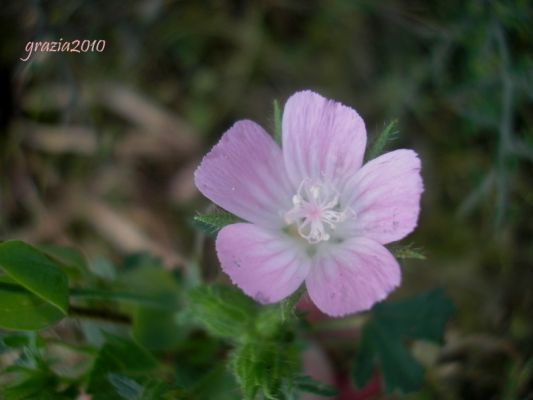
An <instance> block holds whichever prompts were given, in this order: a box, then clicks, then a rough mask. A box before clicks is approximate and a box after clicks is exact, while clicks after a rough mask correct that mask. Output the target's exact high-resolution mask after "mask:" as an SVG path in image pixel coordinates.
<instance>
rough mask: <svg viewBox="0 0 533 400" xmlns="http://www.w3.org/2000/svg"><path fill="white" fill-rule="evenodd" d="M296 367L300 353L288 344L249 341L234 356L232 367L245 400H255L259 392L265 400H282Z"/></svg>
mask: <svg viewBox="0 0 533 400" xmlns="http://www.w3.org/2000/svg"><path fill="white" fill-rule="evenodd" d="M297 367H298V360H297V352H296V350H295V348H294V346H293V345H291V344H289V343H283V342H277V341H270V340H258V341H249V342H247V343H245V344H243V345H241V346H239V347H238V348H237V349H236V350H235V351H234V352H233V355H232V368H233V371H234V373H235V375H236V377H237V380H238V381H239V384H240V385H241V388H242V392H243V396H244V398H245V399H246V400H253V399H255V396H256V394H257V393H258V392H260V393H262V395H263V396H264V398H265V399H271V400H280V399H282V398H283V389H284V384H288V383H289V382H292V380H293V379H294V376H295V374H296V372H297Z"/></svg>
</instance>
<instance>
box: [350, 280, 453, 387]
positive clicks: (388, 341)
mask: <svg viewBox="0 0 533 400" xmlns="http://www.w3.org/2000/svg"><path fill="white" fill-rule="evenodd" d="M453 311H454V307H453V304H452V302H451V301H450V300H449V299H448V298H447V297H446V296H445V295H444V293H443V291H442V290H440V289H438V290H434V291H431V292H428V293H424V294H421V295H418V296H415V297H412V298H409V299H405V300H401V301H397V302H393V303H380V304H377V305H376V306H375V307H374V308H373V310H372V318H371V320H370V321H369V322H368V323H367V324H366V325H365V327H364V328H363V334H362V339H361V343H360V346H359V351H358V353H357V355H356V358H355V360H354V369H353V379H354V382H355V383H356V385H357V386H358V387H362V386H364V385H365V384H366V383H368V381H369V380H370V378H371V376H372V371H373V368H374V367H373V366H374V362H377V363H378V365H379V369H380V371H381V373H382V375H383V380H384V383H385V388H386V390H387V392H393V391H395V390H398V391H400V392H403V393H408V392H412V391H415V390H417V389H418V388H419V387H420V385H421V384H422V380H423V372H424V371H423V369H422V367H421V366H420V365H419V364H418V362H417V361H416V360H415V359H414V358H413V357H412V356H411V354H410V353H409V351H408V350H407V348H406V347H405V342H406V341H409V340H428V341H432V342H441V341H442V338H443V334H444V327H445V324H446V322H447V321H448V319H449V318H450V316H451V315H452V313H453Z"/></svg>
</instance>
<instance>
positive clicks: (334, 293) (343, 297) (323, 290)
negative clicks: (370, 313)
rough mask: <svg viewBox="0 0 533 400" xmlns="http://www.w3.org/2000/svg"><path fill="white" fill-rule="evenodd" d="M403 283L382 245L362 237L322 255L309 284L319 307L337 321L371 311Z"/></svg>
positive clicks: (316, 260)
mask: <svg viewBox="0 0 533 400" xmlns="http://www.w3.org/2000/svg"><path fill="white" fill-rule="evenodd" d="M400 280H401V272H400V267H399V265H398V262H397V261H396V259H395V258H394V257H393V255H392V254H391V253H390V252H389V251H388V250H387V249H386V248H385V247H383V246H382V245H380V244H379V243H377V242H375V241H373V240H371V239H367V238H363V237H358V238H352V239H349V240H347V241H345V242H343V243H340V244H338V245H335V246H331V247H330V248H328V249H325V250H324V251H323V252H321V254H319V255H318V257H317V258H316V259H315V260H314V263H313V266H312V268H311V271H310V273H309V276H308V277H307V279H306V281H305V283H306V285H307V291H308V293H309V297H311V300H313V302H314V303H315V304H316V306H317V307H318V308H319V309H320V310H321V311H322V312H324V313H326V314H328V315H331V316H335V317H337V316H342V315H346V314H351V313H356V312H359V311H364V310H368V309H369V308H371V307H372V305H374V304H375V303H377V302H378V301H381V300H383V299H384V298H385V297H386V296H387V295H388V294H389V293H390V292H391V291H392V290H393V289H394V288H396V287H397V286H398V285H399V284H400Z"/></svg>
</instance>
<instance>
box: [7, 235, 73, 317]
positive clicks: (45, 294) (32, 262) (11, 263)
mask: <svg viewBox="0 0 533 400" xmlns="http://www.w3.org/2000/svg"><path fill="white" fill-rule="evenodd" d="M0 268H1V269H2V270H3V271H4V272H5V273H6V274H7V275H8V276H9V277H10V278H11V279H13V280H14V281H15V282H16V283H18V284H19V285H21V286H22V287H24V288H25V289H27V290H28V291H29V292H31V293H33V294H35V295H36V296H38V297H39V298H41V299H42V300H44V301H45V302H47V303H49V304H51V305H53V306H55V307H57V308H58V310H59V311H61V312H62V313H63V314H64V315H66V314H67V312H68V281H67V277H66V275H65V274H64V273H63V271H61V269H60V268H59V267H58V265H57V264H56V263H54V262H53V261H52V260H50V258H48V257H47V256H46V255H44V254H43V253H41V252H40V251H38V250H37V249H36V248H34V247H32V246H30V245H29V244H26V243H24V242H21V241H18V240H11V241H7V242H3V243H1V244H0ZM28 305H29V303H27V304H26V307H27V306H28Z"/></svg>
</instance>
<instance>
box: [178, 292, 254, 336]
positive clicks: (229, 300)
mask: <svg viewBox="0 0 533 400" xmlns="http://www.w3.org/2000/svg"><path fill="white" fill-rule="evenodd" d="M189 300H190V302H191V311H192V314H193V315H194V317H195V318H197V319H198V320H199V321H201V322H202V323H203V324H204V326H205V327H206V329H207V330H208V331H209V332H210V333H211V334H212V335H214V336H217V337H221V338H225V339H230V340H240V339H241V338H242V336H243V335H247V334H248V332H249V330H250V327H251V325H252V322H253V320H254V317H255V314H256V312H257V310H258V307H257V305H256V304H255V303H254V302H253V300H251V299H250V298H249V297H247V296H245V295H244V294H243V293H242V292H241V291H240V290H238V289H236V288H234V287H229V286H226V285H219V284H214V285H209V286H200V287H198V288H195V289H193V290H191V292H190V293H189Z"/></svg>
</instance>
